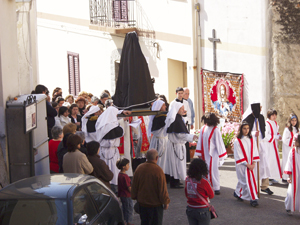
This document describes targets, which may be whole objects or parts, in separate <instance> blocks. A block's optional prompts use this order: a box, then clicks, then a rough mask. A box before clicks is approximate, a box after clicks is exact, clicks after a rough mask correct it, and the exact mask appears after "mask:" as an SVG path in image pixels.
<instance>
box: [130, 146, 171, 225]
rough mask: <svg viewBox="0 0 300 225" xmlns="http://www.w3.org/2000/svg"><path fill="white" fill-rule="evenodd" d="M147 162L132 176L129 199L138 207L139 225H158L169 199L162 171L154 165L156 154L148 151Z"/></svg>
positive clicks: (154, 151)
mask: <svg viewBox="0 0 300 225" xmlns="http://www.w3.org/2000/svg"><path fill="white" fill-rule="evenodd" d="M146 158H147V161H146V162H145V163H142V164H140V165H139V166H138V167H137V169H136V170H135V173H134V175H133V181H132V185H131V198H132V199H134V200H135V199H136V200H137V201H138V203H139V205H140V207H139V209H140V218H141V224H142V225H144V224H147V225H149V224H153V225H160V224H162V220H163V209H165V210H166V209H168V208H169V203H170V198H169V193H168V189H167V183H166V178H165V174H164V172H163V170H162V169H161V168H160V167H159V166H158V165H157V164H156V163H157V160H158V153H157V151H156V150H155V149H150V150H148V151H147V154H146Z"/></svg>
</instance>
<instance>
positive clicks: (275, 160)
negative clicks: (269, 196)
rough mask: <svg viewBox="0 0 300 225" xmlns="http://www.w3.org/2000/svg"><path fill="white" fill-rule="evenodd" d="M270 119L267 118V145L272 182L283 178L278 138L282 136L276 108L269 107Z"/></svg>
mask: <svg viewBox="0 0 300 225" xmlns="http://www.w3.org/2000/svg"><path fill="white" fill-rule="evenodd" d="M267 117H268V119H267V120H266V133H265V134H266V137H265V139H266V147H267V155H268V156H267V158H268V163H269V169H270V178H272V179H269V180H270V181H271V182H272V183H278V181H277V180H276V179H279V178H280V179H281V178H282V171H281V164H280V157H279V151H278V140H281V139H282V137H281V135H280V134H279V126H278V124H277V122H276V118H277V112H276V110H274V109H269V110H268V112H267Z"/></svg>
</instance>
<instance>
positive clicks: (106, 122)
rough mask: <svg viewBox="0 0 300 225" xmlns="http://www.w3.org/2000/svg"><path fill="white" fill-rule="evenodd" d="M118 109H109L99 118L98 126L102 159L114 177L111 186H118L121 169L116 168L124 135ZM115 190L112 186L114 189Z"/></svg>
mask: <svg viewBox="0 0 300 225" xmlns="http://www.w3.org/2000/svg"><path fill="white" fill-rule="evenodd" d="M117 115H118V109H117V108H115V107H114V106H110V107H108V108H107V109H106V110H105V111H104V112H103V113H102V114H101V116H100V117H99V121H98V122H97V124H96V130H97V138H98V140H97V141H98V142H99V143H100V152H99V155H100V158H101V159H102V160H104V161H105V163H106V164H107V165H108V167H109V169H110V170H111V171H112V172H113V174H114V177H113V179H112V180H111V181H110V184H111V185H118V174H119V169H118V168H117V166H116V162H117V160H118V159H119V158H120V153H119V150H118V147H119V146H120V138H121V137H122V136H123V135H124V131H123V128H122V127H121V126H120V125H119V122H118V118H117ZM113 188H115V187H114V186H112V189H113Z"/></svg>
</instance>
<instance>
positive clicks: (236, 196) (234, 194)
mask: <svg viewBox="0 0 300 225" xmlns="http://www.w3.org/2000/svg"><path fill="white" fill-rule="evenodd" d="M233 196H234V197H235V198H237V199H238V200H239V201H241V202H242V201H244V200H243V199H241V198H240V197H239V196H238V195H237V194H236V193H235V192H233Z"/></svg>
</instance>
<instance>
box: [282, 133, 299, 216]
mask: <svg viewBox="0 0 300 225" xmlns="http://www.w3.org/2000/svg"><path fill="white" fill-rule="evenodd" d="M294 139H295V147H294V148H293V149H292V150H291V151H290V153H289V156H288V160H287V163H286V166H285V169H284V173H285V174H287V175H288V176H289V177H288V179H287V181H288V183H289V187H288V190H287V196H286V198H285V209H286V211H287V213H288V214H291V213H292V212H295V211H298V212H300V185H299V174H300V137H299V134H298V133H297V134H296V135H295V136H294Z"/></svg>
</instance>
